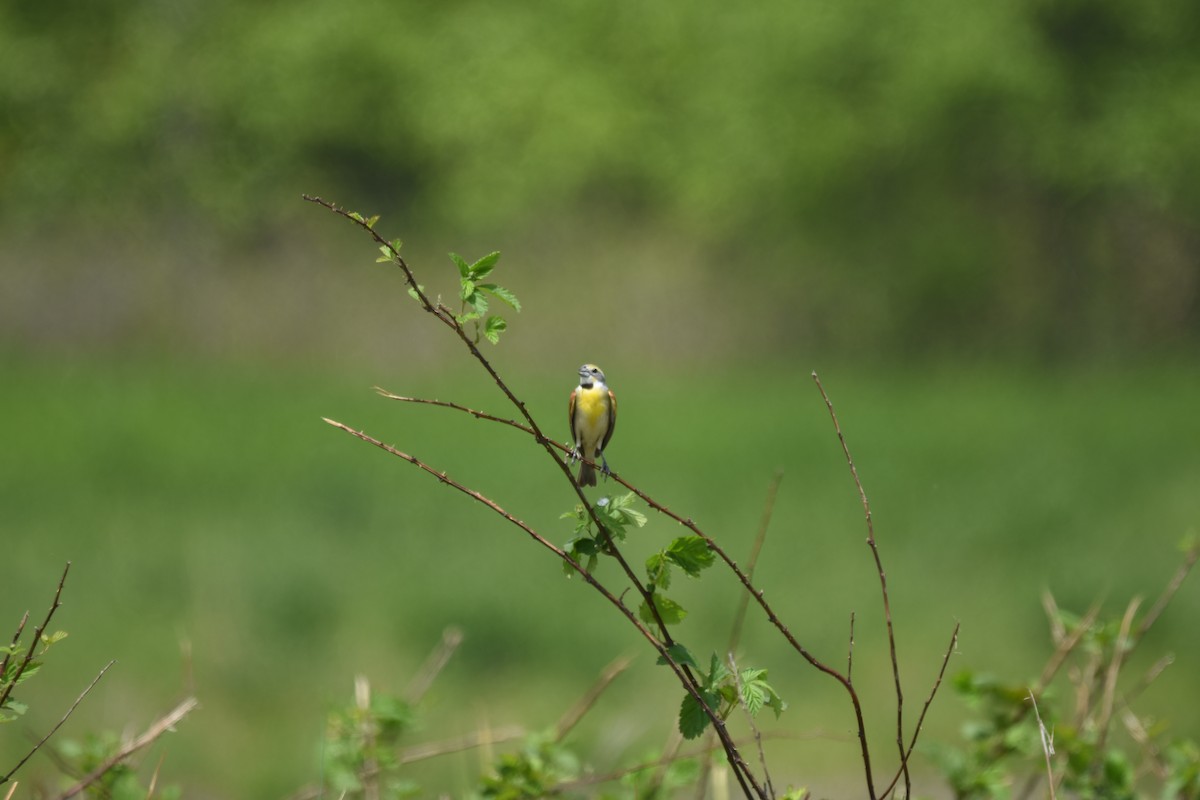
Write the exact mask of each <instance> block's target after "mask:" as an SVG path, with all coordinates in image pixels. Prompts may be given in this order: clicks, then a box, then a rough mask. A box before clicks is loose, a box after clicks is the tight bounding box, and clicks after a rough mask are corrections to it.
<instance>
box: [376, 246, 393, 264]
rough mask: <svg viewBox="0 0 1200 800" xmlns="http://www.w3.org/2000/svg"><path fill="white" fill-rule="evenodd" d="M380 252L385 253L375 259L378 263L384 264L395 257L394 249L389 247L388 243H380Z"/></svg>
mask: <svg viewBox="0 0 1200 800" xmlns="http://www.w3.org/2000/svg"><path fill="white" fill-rule="evenodd" d="M379 252H381V253H383V255H381V256H380V257H379V258H377V259H375V263H376V264H382V263H384V262H385V261H392V260H393V258H394V257H393V256H392V249H391V248H390V247H388V246H387V245H386V244H381V245H379Z"/></svg>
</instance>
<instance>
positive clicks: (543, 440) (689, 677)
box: [302, 194, 762, 797]
mask: <svg viewBox="0 0 1200 800" xmlns="http://www.w3.org/2000/svg"><path fill="white" fill-rule="evenodd" d="M302 197H303V198H304V199H305V200H307V201H309V202H311V203H316V204H317V205H320V206H322V207H324V208H326V209H328V210H329V211H332V212H334V213H335V214H338V215H339V216H342V217H345V218H346V219H348V220H350V221H351V222H353V223H354V224H356V225H358V226H359V227H360V228H362V229H363V230H364V231H366V232H367V233H368V234H369V235H370V236H371V238H373V239H374V240H375V242H376V243H377V244H379V246H380V247H381V248H383V249H384V250H385V251H386V252H388V253H390V254H391V258H392V260H393V262H394V263H395V264H396V265H397V266H399V267H400V269H401V270H402V271H403V272H404V277H405V281H406V283H408V285H409V287H410V288H411V289H412V291H413V294H414V295H415V296H416V297H417V300H418V301H419V302H420V303H421V306H422V307H423V308H424V309H425V310H426V311H427V312H429V313H430V314H433V315H434V316H435V317H437V318H438V319H439V320H441V321H442V323H443V324H445V325H446V326H447V327H448V328H450V329H451V330H452V331H454V333H455V334H456V335H457V336H458V338H459V339H460V340H461V341H462V343H463V344H464V345H465V346H466V347H467V350H468V351H470V353H471V355H472V356H474V358H475V360H476V361H478V362H479V364H480V365H481V366H482V367H483V368H484V369H485V370H486V371H487V373H488V374H489V375H491V377H492V380H493V382H495V384H496V385H497V386H498V387H499V388H500V390H501V391H502V392H503V393H504V395H505V396H506V397H507V398H508V399H509V401H510V402H511V403H512V404H513V405H514V406H516V407H517V409H518V410H519V411H520V412H521V416H523V417H524V418H525V421H526V422H527V423H528V425H529V428H530V431H531V432H532V434H533V436H534V437H535V439H536V440H537V442H538V443H539V444H540V445H541V446H542V447H543V449H545V451H546V454H547V455H548V456H550V458H551V459H552V460H553V461H554V462H555V463H556V464H557V465H558V468H559V469H560V470H561V471H562V473H563V475H564V476H566V478H567V481H568V482H569V483H570V484H571V487H572V488H573V489H574V491H575V494H576V496H578V498H579V502H580V503H582V504H583V506H584V508H586V509H587V512H588V516H589V517H591V520H592V522H593V524H595V526H596V529H597V530H599V531H600V533H601V535H602V536H603V537H604V541H605V544H606V549H607V550H608V552H609V553H610V554H611V555H612V556H613V557H614V558H615V559H616V561H617V563H618V564H620V566H621V570H622V571H623V572H624V573H625V576H626V577H627V578H628V579H629V581H630V583H632V584H633V586H634V588H636V589H637V591H638V594H640V595H641V596H642V600H643V601H644V602H645V604H646V606H647V608H648V609H649V611H650V614H651V615H652V616H653V617H654V620H655V622H656V623H657V625H658V629H659V631H660V633H661V635H662V640H663V641H664V642H665V643H666V646H667V647H670V646H672V645H673V644H674V643H675V642H674V639H673V638H672V637H671V633H670V631H668V630H667V625H666V622H664V621H663V618H662V615H661V614H660V613H659V610H658V606H657V605H656V604H655V603H654V597H653V593H652V592H651V590H649V589H647V588H646V586H645V584H643V583H642V582H641V580H640V579H639V578H638V577H637V574H636V573H635V572H634V571H633V568H632V567H631V566H630V565H629V562H628V561H627V560H626V559H625V556H624V555H623V554H622V553H621V551H620V550H619V549H618V548H617V546H616V542H614V541H613V539H612V536H611V534H610V533H609V531H608V529H607V528H606V527H605V526H604V524H603V523H602V522H601V521H600V517H599V515H597V514H596V509H595V508H594V507H593V506H592V504H591V503H590V502H588V499H587V496H586V495H584V493H583V488H582V487H581V486H580V485H579V482H578V481H577V480H576V479H575V476H574V475H573V474H572V473H571V468H570V467H569V466H568V465H567V464H566V463H565V462H564V461H563V460H562V459H560V458H558V456H557V455H555V453H554V445H555V444H556V443H555V442H553V441H552V440H551V439H549V438H547V437H546V436H545V435H544V434H543V433H542V431H541V428H540V427H539V426H538V424H537V422H536V421H535V420H534V418H533V415H532V414H530V413H529V410H528V409H527V408H526V407H525V403H524V402H523V401H521V400H520V399H519V398H518V397H517V396H516V395H515V394H514V393H513V392H512V390H511V389H509V387H508V385H507V384H506V383H505V382H504V380H503V379H502V378H501V377H500V375H499V373H497V372H496V370H495V368H494V367H493V366H492V364H491V362H489V361H488V360H487V358H486V357H485V356H484V355H483V353H481V352H480V350H479V348H478V347H477V346H476V345H475V342H474V340H473V339H472V338H471V337H470V336H469V335H468V334H467V332H466V330H464V329H463V326H462V325H461V324H459V322H458V320H457V319H455V317H454V315H453V313H451V312H450V310H449V309H447V308H446V307H445V306H443V305H442V304H441V303H438V304H437V306H434V305H433V303H431V302H430V301H429V297H428V296H427V295H426V294H425V293H424V292H423V291H422V290H421V287H420V285H419V284H418V283H417V280H416V276H415V275H414V274H413V271H412V269H411V268H410V267H409V266H408V262H406V261H405V260H404V257H403V256H401V255H400V253H399V251H398V250H397V249H396V247H395V246H393V245H392V243H391V242H389V241H387V240H386V239H384V238H383V237H382V236H380V235H379V234H378V233H377V232H376V231H375V229H374V227H373V226H372V224H369V223H368V222H367V221H366V220H364V219H363V218H362V216H361V215H357V214H351V213H349V212H347V211H346V210H345V209H343V208H340V207H339V206H337V205H335V204H333V203H331V202H328V201H326V200H323V199H321V198H320V197H313V196H310V195H307V194H305V195H302ZM665 657H666V658H667V659H668V660H670V658H671V657H670V655H669V654H668V655H666V656H665ZM678 666H679V667H680V669H681V670H682V676H683V678H681V680H682V679H684V678H686V681H685V682H686V683H688V684H689V685H690V686H691V687H692V690H694V691H695V693H696V694H699V693H700V684H699V681H698V680H697V678H696V676H695V675H694V674H692V670H691V668H690V667H688V666H687V665H686V664H682V665H678ZM710 719H711V720H712V723H713V725H714V726H717V727H719V726H723V722H722V721H721V720H720V719H718V718H717V717H716V716H715V715H710ZM722 742H728V743H729V744H730V747H731V748H732V740H731V739H729V738H728V736H727V735H726V736H724V737H722ZM729 756H730V764H731V765H732V766H733V768H734V774H735V775H737V778H738V782H739V783H740V784H741V787H742V790H743V791H744V792H745V793H746V794H747V795H749V787H748V786H747V785H746V783H747V780H749V782H750V783H751V784H753V785H754V786H755V787H756V788H757V783H756V782H755V781H754V779H753V778H751V777H750V776H749V775H748V774H747V775H745V776H743V775H742V774H740V773H741V772H742V771H743V770H745V771H747V772H748V767H747V765H746V763H745V761H744V760H742V758H741V757H740V755H739V754H738V753H737V750H736V748H732V749H731V750H729ZM757 793H758V794H759V796H760V797H761V796H762V792H761V790H759V791H758V792H757Z"/></svg>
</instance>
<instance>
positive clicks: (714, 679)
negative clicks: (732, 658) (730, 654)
mask: <svg viewBox="0 0 1200 800" xmlns="http://www.w3.org/2000/svg"><path fill="white" fill-rule="evenodd" d="M728 677H729V670H728V669H726V667H725V664H724V662H722V661H721V659H719V658H717V654H716V653H713V654H712V658H711V659H710V660H709V662H708V683H707V684H705V685H706V686H708V687H709V688H714V689H715V688H716V687H717V686H718V685H720V684H721V682H722V681H724V680H725V679H726V678H728Z"/></svg>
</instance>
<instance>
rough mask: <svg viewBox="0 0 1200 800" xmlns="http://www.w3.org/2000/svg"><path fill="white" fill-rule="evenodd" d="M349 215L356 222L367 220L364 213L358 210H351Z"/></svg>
mask: <svg viewBox="0 0 1200 800" xmlns="http://www.w3.org/2000/svg"><path fill="white" fill-rule="evenodd" d="M348 216H349V217H350V219H352V220H354V221H355V222H366V220H365V219H363V215H362V214H360V213H358V212H357V211H351V212H350V214H349V215H348Z"/></svg>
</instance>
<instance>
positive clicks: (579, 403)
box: [568, 364, 617, 486]
mask: <svg viewBox="0 0 1200 800" xmlns="http://www.w3.org/2000/svg"><path fill="white" fill-rule="evenodd" d="M568 416H569V419H570V422H571V436H572V437H573V438H574V440H575V450H574V451H573V452H572V453H571V458H573V459H576V460H578V459H579V458H581V457H582V458H586V459H588V460H589V461H596V460H597V457H599V461H600V463H601V464H602V465H603V470H604V474H605V475H606V476H607V475H608V474H609V472H608V461H607V460H606V459H605V458H604V448H605V447H607V446H608V441H609V439H611V438H612V435H613V429H614V428H616V427H617V398H616V395H614V394H613V393H612V389H609V388H608V386H607V385H606V384H605V382H604V373H603V372H601V370H600V368H599V367H597V366H596V365H595V364H584V365H583V366H582V367H580V368H579V386H578V387H577V388H576V389H575V391H573V392H571V404H570V406H568ZM579 485H580V486H595V485H596V470H595V469H593V468H592V466H591V465H590V464H580V465H579Z"/></svg>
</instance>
